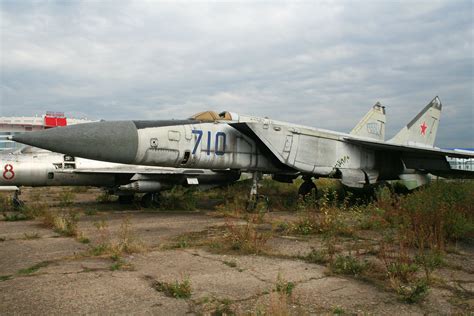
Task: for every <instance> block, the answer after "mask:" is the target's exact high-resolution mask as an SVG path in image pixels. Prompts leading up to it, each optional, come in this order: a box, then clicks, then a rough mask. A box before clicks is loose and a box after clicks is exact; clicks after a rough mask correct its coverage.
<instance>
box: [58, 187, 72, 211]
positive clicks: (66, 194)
mask: <svg viewBox="0 0 474 316" xmlns="http://www.w3.org/2000/svg"><path fill="white" fill-rule="evenodd" d="M74 197H75V194H74V193H73V192H72V191H69V190H68V191H66V190H64V191H62V192H61V193H59V206H62V207H66V206H70V205H72V202H73V201H74Z"/></svg>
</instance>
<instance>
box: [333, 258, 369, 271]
mask: <svg viewBox="0 0 474 316" xmlns="http://www.w3.org/2000/svg"><path fill="white" fill-rule="evenodd" d="M368 266H369V265H368V263H367V262H363V261H359V260H357V259H356V258H354V257H353V256H350V255H347V256H344V255H338V256H336V259H335V260H334V262H332V263H331V264H330V269H331V271H332V272H333V273H336V274H347V275H353V276H359V275H360V274H362V273H363V272H364V271H365V270H367V268H368Z"/></svg>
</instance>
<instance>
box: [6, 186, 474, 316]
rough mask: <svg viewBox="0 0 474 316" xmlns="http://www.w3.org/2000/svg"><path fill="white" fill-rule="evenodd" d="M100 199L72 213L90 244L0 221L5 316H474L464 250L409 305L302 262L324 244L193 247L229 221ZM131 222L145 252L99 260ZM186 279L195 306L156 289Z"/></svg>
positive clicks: (291, 240)
mask: <svg viewBox="0 0 474 316" xmlns="http://www.w3.org/2000/svg"><path fill="white" fill-rule="evenodd" d="M38 190H39V191H38ZM61 190H64V189H59V188H50V189H25V190H23V194H22V199H23V200H25V202H26V203H32V201H34V200H38V198H39V199H41V200H44V201H48V203H52V204H54V203H56V202H55V201H57V197H58V194H59V193H60V192H61ZM38 192H40V193H41V194H38ZM99 194H100V191H99V190H95V189H89V190H88V191H87V192H80V193H75V196H74V203H73V204H72V205H71V206H69V208H71V209H74V210H75V211H77V212H81V215H80V217H79V219H78V225H79V226H78V230H79V231H80V232H81V236H82V238H83V239H82V240H81V239H80V238H77V237H76V238H74V237H65V236H63V235H61V234H59V233H57V232H55V231H54V230H53V229H50V228H46V227H45V226H44V225H43V224H42V222H41V220H25V221H0V314H2V315H14V314H35V315H56V314H157V315H183V314H212V313H214V314H216V315H218V314H223V313H224V314H225V313H228V314H232V313H235V314H259V313H260V314H274V313H279V312H281V313H282V314H286V313H289V314H294V315H301V314H321V313H324V314H386V315H394V314H420V315H421V314H470V313H474V274H473V273H474V251H473V249H472V247H471V248H469V247H465V248H463V247H462V246H459V248H458V249H457V251H456V253H455V254H452V260H455V261H456V260H457V261H456V262H458V265H457V266H456V267H455V268H453V265H450V267H449V268H447V267H444V268H442V269H439V270H437V271H436V273H435V277H436V279H437V280H439V282H437V283H436V284H439V286H436V285H435V286H432V287H431V288H430V291H429V293H428V296H427V297H426V298H425V299H424V300H423V301H421V302H419V303H416V304H408V303H406V302H402V301H401V300H400V299H399V297H398V296H397V295H396V293H394V292H393V291H389V290H387V289H386V288H384V287H383V286H381V285H380V284H377V283H374V282H369V281H367V280H364V279H361V278H355V277H351V276H341V275H334V274H331V273H328V269H327V267H326V266H325V265H319V264H314V263H308V262H306V261H304V260H302V259H300V258H301V257H303V256H305V255H306V254H307V253H309V252H310V251H311V249H312V247H318V245H319V244H321V239H318V238H316V237H314V238H313V237H307V238H299V237H294V236H281V235H277V236H274V237H272V238H271V239H270V240H269V241H268V242H267V245H266V247H267V248H266V249H267V250H266V251H265V253H262V254H261V255H244V254H239V253H233V252H229V253H216V252H213V251H211V250H209V248H207V247H201V246H199V243H195V242H193V240H192V238H194V237H193V236H195V238H202V236H209V235H212V236H215V235H216V234H219V233H220V232H222V231H223V230H222V229H220V228H222V227H223V226H225V225H226V222H227V219H225V218H221V217H216V216H213V215H214V214H213V212H212V211H208V210H199V211H149V210H148V211H147V210H144V209H139V208H138V209H137V208H135V207H134V206H132V205H130V206H123V205H119V204H116V203H108V204H99V203H98V202H96V198H97V196H98V195H99ZM55 199H56V200H55ZM271 216H274V217H278V218H281V219H285V218H288V217H291V216H293V215H292V214H286V213H275V214H271ZM100 223H102V224H100ZM124 223H128V224H127V225H128V228H129V230H130V231H131V234H133V236H134V237H133V238H135V240H139V241H140V243H141V244H142V245H143V250H142V251H141V252H139V253H132V254H125V255H123V258H121V259H120V260H121V261H120V265H121V267H119V268H117V269H116V268H114V267H117V266H114V264H115V263H116V258H115V259H114V258H112V257H111V256H110V255H103V254H102V255H94V254H93V253H92V252H91V249H92V248H93V247H94V246H93V245H96V244H97V243H98V242H99V241H100V239H101V238H103V237H104V236H103V234H104V232H106V233H107V234H108V235H109V236H112V237H111V238H112V239H113V238H116V237H117V236H119V235H120V232H121V231H123V229H124ZM100 227H102V228H104V227H106V229H105V230H104V229H102V230H101V229H100ZM180 236H181V237H180ZM182 236H187V237H186V238H187V239H183V238H182ZM86 238H87V243H85V239H86ZM367 242H369V243H370V236H368V237H367ZM186 279H188V280H189V284H190V288H191V291H192V292H191V296H190V297H189V298H185V299H179V298H174V297H170V296H168V295H166V293H164V292H160V291H157V290H156V282H169V283H173V282H176V281H182V280H186ZM279 279H283V280H285V282H287V283H291V284H292V287H293V288H292V291H291V295H289V296H287V297H285V298H283V299H282V298H281V297H276V296H275V292H274V289H275V286H276V284H277V283H278V280H279Z"/></svg>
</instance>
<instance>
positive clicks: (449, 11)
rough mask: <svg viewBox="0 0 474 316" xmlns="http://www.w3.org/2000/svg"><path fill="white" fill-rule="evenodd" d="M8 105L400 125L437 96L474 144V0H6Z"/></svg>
mask: <svg viewBox="0 0 474 316" xmlns="http://www.w3.org/2000/svg"><path fill="white" fill-rule="evenodd" d="M0 3H1V16H0V20H1V22H0V23H1V25H0V26H1V34H0V36H1V41H0V44H1V47H0V49H1V50H0V52H1V61H0V63H1V99H0V105H1V108H0V110H1V112H0V114H1V115H32V114H41V113H43V112H44V111H46V110H61V111H65V112H67V113H68V114H72V115H76V116H77V115H85V116H88V117H93V118H104V119H129V118H137V119H138V118H141V119H143V118H145V119H146V118H156V119H160V118H170V117H174V118H179V117H183V116H189V115H191V114H193V113H194V112H199V111H202V110H204V109H208V108H210V109H215V110H224V109H226V110H232V111H236V112H241V113H247V114H254V115H262V116H269V117H272V118H275V119H279V120H286V121H291V122H297V123H301V124H306V125H310V126H315V127H321V128H327V129H333V130H338V131H348V130H350V129H351V128H352V127H353V125H355V124H356V123H357V121H358V120H359V119H360V118H361V117H362V116H363V115H364V114H365V112H366V111H368V109H369V107H370V106H371V105H372V104H374V103H375V102H376V101H381V102H382V103H383V104H384V105H386V106H387V113H388V120H389V122H388V126H387V129H388V130H387V135H388V136H391V135H393V134H394V133H395V132H396V131H397V130H398V129H400V128H401V127H402V126H403V125H405V124H406V123H407V122H408V121H409V120H410V119H411V118H412V117H413V116H414V115H416V114H417V112H418V111H419V110H420V109H421V108H422V107H423V106H424V105H426V104H427V103H428V102H429V101H430V100H431V99H432V98H433V97H434V96H436V95H439V96H440V98H441V101H442V102H443V104H444V109H443V116H442V121H441V126H440V128H439V131H438V140H437V145H438V146H443V147H474V133H473V131H472V129H473V127H474V126H473V125H474V124H473V107H474V106H473V36H472V34H473V33H472V32H473V16H472V15H473V13H472V12H473V8H472V6H473V4H472V2H471V1H416V2H413V1H402V2H378V1H364V2H362V1H360V2H354V1H347V2H345V1H336V2H333V1H318V2H284V3H283V2H257V3H250V2H241V3H234V2H218V3H217V2H209V3H207V2H193V3H184V2H182V3H181V2H152V1H130V2H127V1H120V2H116V1H102V2H92V1H81V2H79V1H77V2H76V1H57V2H54V1H47V2H46V1H44V2H43V1H30V2H27V1H5V0H4V1H2V2H0Z"/></svg>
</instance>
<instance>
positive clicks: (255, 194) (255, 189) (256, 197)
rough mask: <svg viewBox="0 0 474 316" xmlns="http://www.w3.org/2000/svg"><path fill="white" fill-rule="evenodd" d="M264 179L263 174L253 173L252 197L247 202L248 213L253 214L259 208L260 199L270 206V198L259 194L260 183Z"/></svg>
mask: <svg viewBox="0 0 474 316" xmlns="http://www.w3.org/2000/svg"><path fill="white" fill-rule="evenodd" d="M261 179H262V173H261V172H260V171H256V172H254V173H252V187H251V188H250V195H249V199H248V201H247V211H248V212H251V211H254V210H255V208H256V207H257V204H258V201H259V200H260V199H262V198H263V199H265V201H266V202H267V205H268V198H267V197H266V196H264V195H260V194H258V182H259V181H260V180H261Z"/></svg>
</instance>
